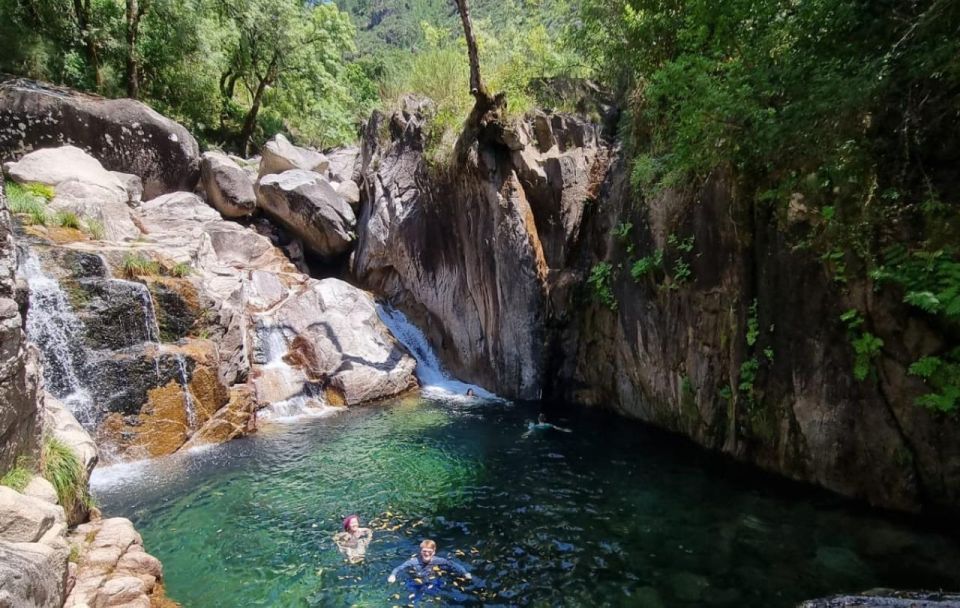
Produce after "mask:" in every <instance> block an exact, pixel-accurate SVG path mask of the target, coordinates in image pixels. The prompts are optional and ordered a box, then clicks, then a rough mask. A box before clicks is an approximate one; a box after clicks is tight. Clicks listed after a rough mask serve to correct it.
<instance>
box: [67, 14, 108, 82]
mask: <svg viewBox="0 0 960 608" xmlns="http://www.w3.org/2000/svg"><path fill="white" fill-rule="evenodd" d="M73 10H74V12H75V13H76V18H77V28H78V29H79V30H80V38H81V39H82V40H83V46H84V48H86V50H87V61H89V62H90V68H91V69H93V78H94V83H95V86H96V89H97V91H98V92H99V91H102V90H103V71H102V70H101V69H100V58H99V55H98V53H97V42H96V40H94V38H93V32H91V31H90V0H86V1H84V0H73Z"/></svg>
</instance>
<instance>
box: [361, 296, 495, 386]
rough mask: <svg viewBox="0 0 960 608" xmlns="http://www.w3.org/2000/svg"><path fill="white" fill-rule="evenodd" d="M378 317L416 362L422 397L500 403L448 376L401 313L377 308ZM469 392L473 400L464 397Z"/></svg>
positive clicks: (428, 347)
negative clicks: (484, 400) (491, 400)
mask: <svg viewBox="0 0 960 608" xmlns="http://www.w3.org/2000/svg"><path fill="white" fill-rule="evenodd" d="M377 314H378V315H380V320H381V321H383V324H384V325H386V326H387V328H388V329H389V330H390V333H392V334H393V335H394V337H396V338H397V340H399V341H400V342H401V343H402V344H403V345H404V346H406V347H407V350H409V351H410V354H412V355H413V358H414V359H416V360H417V378H418V379H419V380H420V386H421V392H422V393H423V395H425V396H427V397H431V398H434V399H442V400H444V401H457V402H463V403H468V402H471V401H474V400H475V399H476V398H478V397H479V398H481V399H499V397H497V396H496V395H495V394H493V393H491V392H490V391H487V390H485V389H483V388H481V387H479V386H477V385H476V384H468V383H466V382H461V381H460V380H457V379H456V378H453V377H452V376H450V374H449V373H447V371H446V370H445V369H443V365H442V364H441V363H440V360H439V359H437V355H436V353H434V352H433V348H431V347H430V343H429V342H428V341H427V337H426V336H425V335H423V332H422V331H420V328H418V327H417V326H416V325H414V324H413V323H411V322H410V321H409V320H408V319H407V317H406V315H404V314H403V313H402V312H400V311H399V310H397V309H395V308H392V307H390V306H386V305H383V304H377ZM468 390H473V394H474V396H473V397H468V396H467V391H468Z"/></svg>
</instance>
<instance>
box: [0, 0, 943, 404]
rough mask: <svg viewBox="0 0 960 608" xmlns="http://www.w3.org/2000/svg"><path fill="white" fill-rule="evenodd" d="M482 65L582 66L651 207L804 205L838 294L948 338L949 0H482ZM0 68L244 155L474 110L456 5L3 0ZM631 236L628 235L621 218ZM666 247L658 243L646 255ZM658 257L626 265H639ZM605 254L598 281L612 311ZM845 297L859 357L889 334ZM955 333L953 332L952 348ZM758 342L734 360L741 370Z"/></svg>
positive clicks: (573, 71)
mask: <svg viewBox="0 0 960 608" xmlns="http://www.w3.org/2000/svg"><path fill="white" fill-rule="evenodd" d="M471 8H472V12H473V18H474V24H475V30H476V32H477V38H478V43H479V48H480V57H481V63H482V65H483V69H484V76H485V78H486V80H487V82H488V84H489V86H490V88H491V89H492V90H495V91H503V92H504V93H505V94H506V99H507V104H508V105H507V108H508V112H509V113H510V114H511V115H519V114H522V113H524V112H527V111H529V110H531V109H533V108H534V107H537V106H548V107H555V108H559V109H570V108H569V107H567V104H568V100H564V99H557V98H555V97H554V98H551V96H550V95H547V94H545V93H544V91H545V90H547V89H548V87H544V86H542V85H543V83H545V82H549V81H550V80H551V79H555V78H556V77H564V78H568V79H569V78H592V79H594V80H596V81H598V82H600V83H601V84H602V85H603V86H605V87H607V88H608V89H609V90H610V91H612V92H613V93H614V94H615V97H616V98H617V99H618V100H619V103H620V105H621V107H622V108H623V110H624V113H623V117H622V119H621V121H620V126H619V136H620V139H621V141H622V142H623V145H624V149H625V151H626V154H627V155H628V156H629V158H630V174H631V181H632V183H633V185H634V187H635V190H636V191H637V193H638V199H640V200H642V199H643V197H644V194H643V193H646V195H649V194H650V193H654V192H656V191H657V190H658V189H661V188H665V187H678V186H683V185H684V184H691V183H696V182H697V181H698V180H703V179H704V178H705V177H706V176H708V175H710V174H711V173H712V172H716V171H718V170H719V171H725V172H728V173H729V174H730V175H732V176H733V177H734V178H735V181H736V183H737V188H738V193H739V198H740V199H741V200H742V201H744V202H745V204H746V205H748V208H747V209H745V213H746V215H745V217H749V215H750V212H751V209H754V208H759V207H763V208H766V209H769V210H771V211H772V212H773V213H776V214H783V215H786V214H787V213H788V212H796V211H797V210H803V211H804V212H805V213H808V214H812V215H813V216H814V217H815V219H816V221H814V222H813V223H812V226H813V228H812V229H811V231H810V233H809V234H806V235H804V238H803V239H801V246H802V247H805V248H810V249H811V250H812V251H814V252H815V253H816V254H817V255H819V256H820V257H821V259H822V261H823V263H824V265H825V266H826V267H827V268H828V269H829V271H830V272H831V274H832V276H833V277H834V280H835V281H836V284H837V288H838V289H843V288H844V285H845V284H847V282H848V281H850V280H851V279H852V278H866V279H867V280H868V281H870V284H871V285H872V286H873V288H875V289H880V288H883V287H884V286H890V285H894V286H897V287H898V288H899V289H902V290H903V292H904V294H905V295H904V297H905V301H906V302H907V303H909V304H910V305H912V306H914V307H916V308H917V309H918V311H923V314H926V315H928V316H929V317H930V319H931V320H932V321H933V322H934V323H936V324H937V325H938V326H939V327H940V328H941V329H942V331H943V332H944V334H945V335H947V336H954V335H955V334H956V332H957V329H958V328H957V321H958V320H960V263H958V262H957V261H956V253H957V252H956V243H957V240H956V236H955V235H956V230H957V224H958V218H957V205H956V200H955V199H956V194H957V192H958V191H960V183H958V180H957V172H956V163H957V160H958V157H960V154H958V152H960V36H958V33H960V5H958V3H956V2H952V1H950V0H911V1H907V2H903V1H894V0H879V1H876V0H874V1H868V0H813V1H805V2H795V1H786V0H763V1H759V2H758V1H752V0H584V1H582V2H569V1H567V0H508V1H500V0H482V1H481V0H477V1H475V2H473V3H472V7H471ZM0 71H2V72H5V73H8V74H13V75H23V76H27V77H31V78H37V79H42V80H46V81H51V82H55V83H60V84H64V85H68V86H71V87H75V88H78V89H82V90H87V91H92V92H97V93H100V94H102V95H105V96H110V97H120V96H130V97H136V98H139V99H142V100H144V101H146V102H148V103H149V104H151V105H152V106H154V107H155V108H157V109H158V110H159V111H161V112H163V113H166V114H168V115H171V116H173V117H174V118H176V119H178V120H180V121H182V122H184V123H185V124H186V125H187V126H188V128H190V129H191V130H192V131H193V132H194V133H195V134H197V135H198V137H199V138H200V139H201V141H202V142H203V143H204V144H205V145H206V146H210V147H219V148H224V149H232V150H240V151H246V152H252V151H254V150H255V149H256V148H257V147H258V146H259V145H260V144H261V143H262V142H264V141H265V140H266V139H267V138H269V137H270V136H272V135H273V134H274V133H277V132H286V133H287V134H289V135H290V136H292V138H293V139H294V140H295V141H298V142H300V143H302V144H306V145H313V146H317V147H321V148H323V147H330V146H334V145H340V144H344V143H348V142H353V141H355V140H356V139H357V136H358V133H359V126H360V125H361V124H362V122H363V121H364V120H365V118H366V116H368V115H369V113H370V112H371V111H372V110H373V109H375V108H384V109H390V108H391V107H395V106H396V105H397V104H398V102H399V100H400V99H401V98H402V96H403V95H405V94H408V93H415V94H420V95H424V96H426V97H429V98H430V99H432V100H433V102H434V105H433V108H434V109H433V117H432V121H431V123H430V124H431V133H430V142H431V144H432V148H433V154H434V157H435V158H440V157H442V156H443V155H444V154H446V153H447V152H448V151H449V150H450V148H451V147H452V145H453V142H454V141H455V138H456V134H457V133H458V131H459V129H460V126H461V125H462V123H463V120H464V118H465V117H466V115H467V114H468V112H469V109H470V106H471V105H472V98H471V96H470V94H469V86H468V81H469V71H468V64H467V56H466V52H465V43H464V39H463V35H462V32H461V30H460V27H459V17H458V14H457V9H456V6H455V4H454V3H453V2H450V1H449V0H405V1H404V2H387V1H386V0H339V1H338V2H336V3H334V2H303V1H302V0H278V1H274V0H125V1H122V0H73V1H72V2H69V1H67V0H44V1H40V0H0ZM622 228H624V229H628V228H627V227H622ZM658 255H659V257H658ZM662 259H663V252H651V253H650V255H648V256H646V257H641V258H639V259H630V260H624V261H623V262H624V263H626V264H627V265H628V268H629V269H630V270H631V272H632V273H633V274H634V275H635V278H639V277H642V276H644V275H646V274H651V273H664V274H668V275H669V274H673V273H674V271H675V269H670V268H662V267H663V263H662ZM610 272H611V267H610V265H609V264H601V265H598V266H597V267H596V268H594V273H593V275H592V277H591V285H592V286H593V288H594V290H595V291H596V294H597V297H599V298H600V299H602V300H604V301H605V302H606V303H607V304H609V305H610V306H616V302H615V301H613V300H612V299H611V296H610V293H609V289H608V285H607V284H608V282H609V276H610ZM863 312H864V311H858V310H853V309H852V310H850V311H848V312H847V313H846V314H845V316H844V318H843V320H844V322H845V323H847V324H848V327H849V335H850V342H851V345H852V347H853V348H854V350H855V352H856V355H857V359H856V361H857V363H856V366H855V369H854V370H852V373H853V374H854V375H855V376H856V378H857V379H859V380H861V381H863V380H867V379H868V378H869V377H870V376H871V374H872V370H871V361H872V360H873V358H874V357H875V356H877V354H878V353H879V352H881V349H882V348H883V342H882V340H880V339H879V338H877V337H876V336H875V335H874V332H872V331H871V328H870V327H869V326H868V323H865V320H864V315H863ZM955 343H956V340H953V339H948V340H946V341H945V344H947V345H950V344H955ZM760 363H762V357H755V358H754V359H751V360H750V361H748V362H747V364H745V365H747V368H746V369H744V370H742V376H743V378H744V386H746V387H747V388H749V386H750V382H749V379H750V377H751V375H752V374H754V373H755V371H756V369H755V368H756V367H757V366H758V365H760ZM911 373H913V374H915V375H917V376H920V377H923V378H925V379H926V381H927V382H928V384H929V386H930V388H931V393H930V395H928V396H927V397H925V398H924V400H923V401H922V403H921V404H922V405H925V406H928V407H932V408H935V409H939V410H945V411H954V410H956V409H957V403H958V399H960V350H957V349H953V348H951V347H949V346H946V347H944V348H943V349H942V352H941V353H940V354H939V355H938V356H931V357H924V358H923V359H921V360H918V361H917V362H916V363H915V364H914V366H913V367H912V368H911Z"/></svg>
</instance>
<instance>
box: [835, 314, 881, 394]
mask: <svg viewBox="0 0 960 608" xmlns="http://www.w3.org/2000/svg"><path fill="white" fill-rule="evenodd" d="M840 320H841V321H843V322H844V323H845V324H846V325H847V333H848V335H849V336H850V345H851V346H852V347H853V353H854V359H853V377H854V378H856V379H857V380H859V381H861V382H863V381H864V380H866V379H867V378H868V377H869V376H870V374H871V371H872V370H873V360H874V359H875V358H876V357H877V356H878V355H879V354H880V351H881V349H882V348H883V340H881V339H880V338H878V337H877V336H875V335H873V334H872V333H870V332H869V331H866V330H865V329H863V325H864V318H863V316H862V315H861V314H860V313H859V312H858V311H857V310H856V309H850V310H848V311H846V312H844V313H843V314H842V315H840Z"/></svg>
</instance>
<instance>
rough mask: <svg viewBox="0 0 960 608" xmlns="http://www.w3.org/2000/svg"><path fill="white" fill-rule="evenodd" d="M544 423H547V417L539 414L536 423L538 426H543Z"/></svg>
mask: <svg viewBox="0 0 960 608" xmlns="http://www.w3.org/2000/svg"><path fill="white" fill-rule="evenodd" d="M546 421H547V417H546V416H544V415H543V414H540V415H539V416H537V422H539V423H540V424H543V423H544V422H546Z"/></svg>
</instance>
